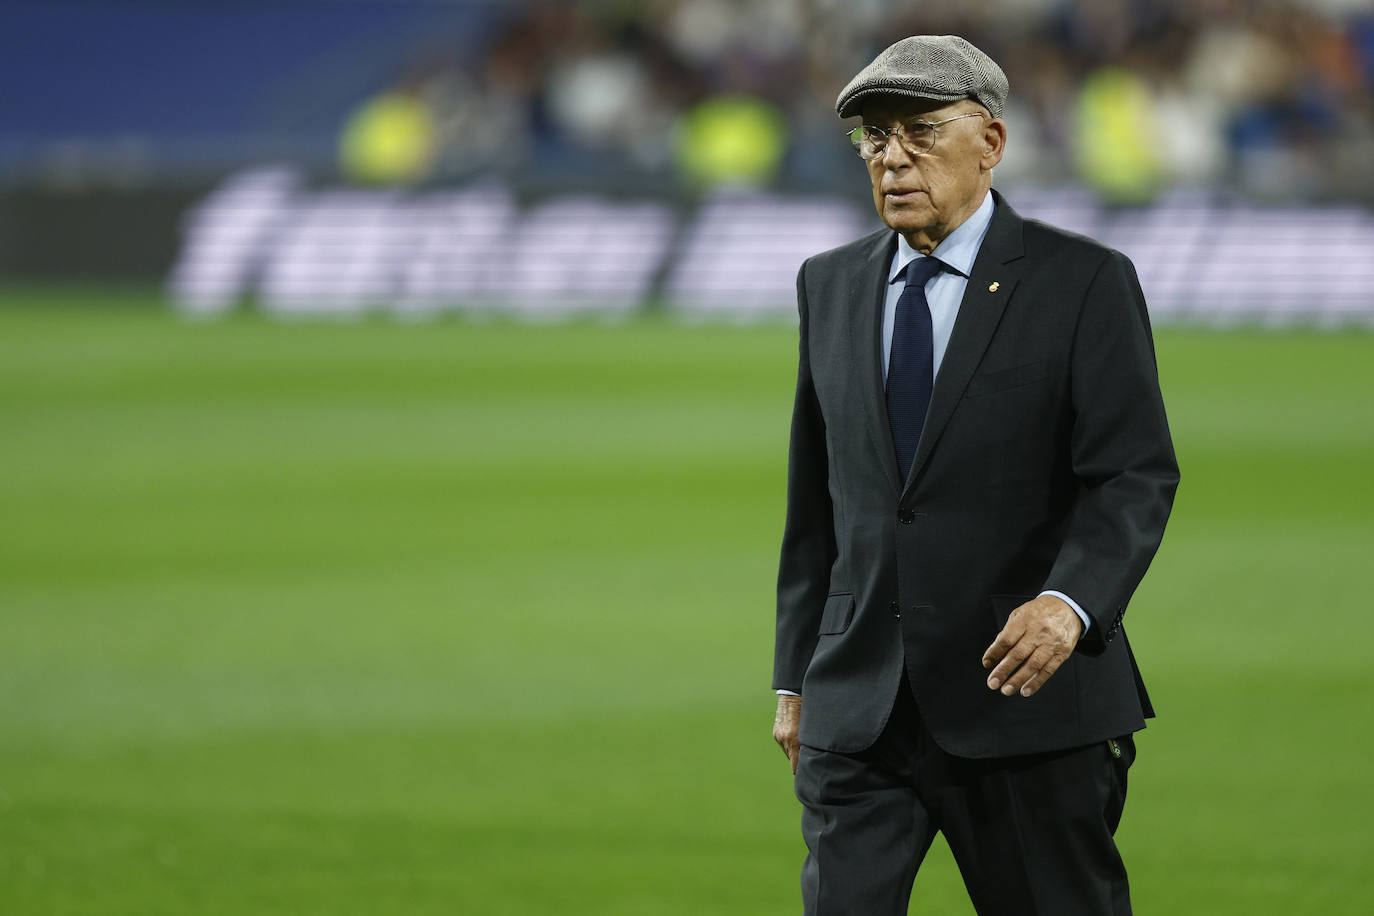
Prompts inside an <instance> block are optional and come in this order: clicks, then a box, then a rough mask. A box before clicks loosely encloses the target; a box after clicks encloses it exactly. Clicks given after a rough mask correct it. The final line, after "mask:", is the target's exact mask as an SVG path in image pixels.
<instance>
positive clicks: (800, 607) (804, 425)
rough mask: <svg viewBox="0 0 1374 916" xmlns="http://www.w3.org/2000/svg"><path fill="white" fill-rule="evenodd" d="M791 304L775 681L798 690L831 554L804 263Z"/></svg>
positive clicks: (817, 620)
mask: <svg viewBox="0 0 1374 916" xmlns="http://www.w3.org/2000/svg"><path fill="white" fill-rule="evenodd" d="M797 310H798V312H799V313H800V317H801V333H800V345H799V346H798V362H797V392H796V398H795V401H794V403H793V407H792V432H791V440H790V444H789V446H788V453H787V520H786V522H785V524H784V526H783V535H782V557H781V559H780V561H779V563H778V606H777V615H778V616H777V634H776V638H775V642H774V651H773V687H774V689H782V690H791V691H796V692H800V691H801V687H802V679H803V678H804V677H805V675H806V669H807V666H808V665H809V664H810V662H811V655H812V654H813V653H814V652H815V650H816V642H817V639H818V635H817V634H818V632H819V630H820V619H821V611H822V609H823V608H824V606H825V596H826V593H827V591H828V590H829V585H830V567H831V565H832V564H833V563H834V562H835V527H834V525H835V522H834V516H833V512H832V509H831V503H830V488H829V487H830V485H829V458H828V456H827V453H826V445H825V419H824V418H823V417H822V416H821V410H820V404H819V403H818V401H817V400H816V390H815V387H814V386H813V384H812V378H811V359H810V353H809V351H808V347H807V332H808V330H809V322H808V320H807V304H806V264H802V266H801V270H799V271H798V272H797Z"/></svg>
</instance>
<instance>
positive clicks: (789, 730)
mask: <svg viewBox="0 0 1374 916" xmlns="http://www.w3.org/2000/svg"><path fill="white" fill-rule="evenodd" d="M800 730H801V697H794V696H788V695H787V694H779V695H778V713H777V715H775V716H774V717H773V740H774V741H776V742H778V747H780V748H782V752H783V753H784V754H786V755H787V760H788V762H790V763H791V764H792V775H793V776H796V775H797V755H798V754H800V753H801V742H800V741H798V740H797V733H798V731H800Z"/></svg>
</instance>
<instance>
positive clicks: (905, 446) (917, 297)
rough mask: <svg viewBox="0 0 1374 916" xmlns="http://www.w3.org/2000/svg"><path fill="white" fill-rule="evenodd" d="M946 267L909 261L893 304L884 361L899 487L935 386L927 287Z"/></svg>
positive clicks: (908, 469)
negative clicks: (902, 286)
mask: <svg viewBox="0 0 1374 916" xmlns="http://www.w3.org/2000/svg"><path fill="white" fill-rule="evenodd" d="M944 266H945V265H944V264H943V263H942V262H940V261H938V260H936V259H935V258H930V257H926V258H917V259H916V260H914V261H912V262H911V263H910V264H908V265H907V268H906V289H904V290H902V295H901V298H899V299H898V300H897V316H896V321H895V322H894V325H893V329H892V352H891V353H890V354H889V356H888V361H887V422H888V425H889V426H890V427H891V428H892V444H893V446H895V448H896V451H897V468H898V470H899V471H901V474H902V481H903V483H905V481H906V478H907V475H908V474H910V473H911V462H912V459H914V458H915V457H916V445H917V443H919V442H920V441H921V427H922V426H924V425H925V422H926V408H928V407H929V406H930V391H931V389H932V388H933V387H934V385H935V370H934V366H935V335H934V333H933V331H932V330H931V326H930V303H928V302H927V301H926V284H927V283H929V282H930V279H931V278H932V277H934V276H935V275H936V274H937V273H939V272H940V268H942V267H944Z"/></svg>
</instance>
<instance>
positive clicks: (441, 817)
mask: <svg viewBox="0 0 1374 916" xmlns="http://www.w3.org/2000/svg"><path fill="white" fill-rule="evenodd" d="M5 301H6V304H5V305H4V306H3V307H0V436H3V444H2V445H0V913H3V914H14V916H31V914H35V916H36V914H73V916H76V914H139V916H151V914H168V916H172V914H175V916H184V914H255V916H274V914H313V913H328V914H331V916H348V914H359V916H361V914H367V916H374V914H381V913H387V914H391V913H397V914H407V916H421V914H454V913H461V914H483V916H485V914H498V916H499V914H530V916H547V914H560V916H572V914H596V916H620V914H624V916H630V914H635V916H639V914H692V916H698V914H708V916H713V914H740V916H744V914H748V916H768V914H786V913H796V912H799V909H800V908H799V905H798V891H797V870H798V867H799V865H800V862H801V857H802V854H803V849H802V845H801V840H800V837H799V833H798V818H799V813H798V810H797V807H796V802H795V801H794V799H793V798H792V795H791V782H790V778H789V776H788V774H787V772H786V770H785V763H784V759H783V757H782V755H781V753H780V752H779V751H778V750H777V749H776V747H774V746H773V745H772V743H771V741H770V738H769V728H770V721H771V716H772V708H773V698H772V696H771V695H770V693H769V691H768V682H769V674H770V672H769V664H770V653H771V628H772V583H773V577H774V562H775V559H776V550H777V544H778V537H779V532H780V526H781V522H782V511H783V475H784V459H785V448H786V424H787V415H788V411H789V407H790V395H791V386H792V378H793V371H794V360H795V352H796V351H795V332H794V331H793V330H792V329H790V328H788V327H784V326H775V325H774V326H751V327H726V326H719V325H714V326H713V325H706V326H690V325H683V324H679V323H674V322H670V321H665V320H661V319H642V320H636V321H632V322H628V323H623V324H611V325H599V324H573V325H561V326H541V327H520V326H513V325H509V324H503V323H499V322H496V323H475V322H464V321H454V320H447V321H441V322H437V323H432V324H415V325H406V324H401V323H389V322H383V321H363V322H358V323H351V324H342V323H341V324H328V323H324V324H321V323H314V324H274V323H272V322H270V321H268V320H266V319H263V318H260V317H254V316H237V317H233V318H231V319H229V320H226V321H223V322H215V323H205V324H197V323H193V322H186V321H182V320H179V319H178V318H176V317H175V316H173V315H171V314H170V313H168V312H167V311H166V310H165V309H163V308H161V307H159V306H157V304H156V303H155V301H153V300H152V299H151V297H147V298H146V299H145V298H141V297H138V296H132V297H128V301H124V302H113V303H112V302H110V301H109V300H108V298H107V299H94V298H82V299H79V300H77V301H63V300H62V297H60V296H47V297H42V296H34V295H24V296H20V295H10V296H9V297H8V298H7V299H6V300H5ZM1158 347H1159V356H1160V363H1161V369H1162V376H1163V382H1164V388H1165V394H1166V399H1167V402H1168V406H1169V409H1170V415H1171V420H1172V423H1173V428H1174V432H1175V437H1176V441H1177V445H1178V450H1179V457H1180V461H1181V463H1182V467H1183V485H1182V488H1181V490H1180V494H1179V499H1178V503H1177V506H1176V508H1175V513H1174V519H1173V521H1172V523H1171V526H1170V530H1169V533H1168V535H1167V536H1166V538H1165V544H1164V548H1163V550H1162V551H1161V553H1160V555H1159V557H1158V559H1157V561H1156V563H1155V567H1154V569H1153V571H1152V572H1151V575H1150V576H1149V577H1148V578H1147V580H1146V582H1145V585H1144V586H1143V587H1142V589H1141V590H1140V592H1139V593H1138V595H1137V597H1136V600H1135V602H1134V603H1133V605H1132V610H1131V613H1130V614H1129V615H1128V616H1127V622H1128V626H1129V628H1130V632H1131V638H1132V643H1133V644H1134V646H1135V648H1136V650H1137V652H1138V654H1139V657H1140V660H1141V663H1142V666H1143V668H1144V672H1145V675H1146V678H1147V680H1148V682H1149V684H1150V687H1151V690H1152V693H1153V695H1154V697H1155V700H1156V705H1157V706H1158V708H1159V710H1160V714H1161V717H1160V718H1159V719H1158V720H1157V721H1156V722H1155V723H1154V724H1152V725H1151V727H1150V728H1149V729H1148V730H1147V732H1146V733H1145V734H1144V735H1143V736H1142V737H1141V738H1140V760H1139V763H1138V765H1137V767H1136V769H1135V770H1134V771H1133V773H1132V783H1131V797H1130V801H1129V803H1128V805H1127V808H1126V817H1125V821H1124V824H1123V826H1122V830H1121V833H1120V835H1119V840H1120V843H1121V846H1122V847H1123V850H1124V853H1125V855H1126V859H1127V863H1128V865H1129V867H1130V869H1131V872H1132V879H1133V887H1134V893H1135V899H1136V903H1137V910H1138V911H1139V912H1144V913H1161V914H1162V913H1199V914H1201V913H1205V914H1209V916H1217V914H1229V913H1235V914H1245V916H1254V914H1261V913H1264V914H1267V913H1274V914H1315V913H1320V914H1324V916H1329V914H1341V913H1351V914H1354V913H1365V912H1368V907H1369V905H1370V903H1369V900H1370V894H1371V890H1374V884H1371V877H1370V876H1371V871H1370V862H1371V860H1372V859H1374V843H1372V842H1371V831H1370V828H1369V816H1370V813H1371V807H1374V806H1372V805H1371V802H1374V790H1371V786H1370V776H1369V770H1370V758H1371V752H1374V739H1372V738H1371V733H1370V728H1369V723H1370V721H1371V712H1370V707H1371V690H1370V687H1369V678H1370V676H1371V672H1372V671H1374V665H1371V660H1372V659H1374V651H1371V643H1372V642H1374V613H1371V606H1372V605H1371V600H1370V595H1371V588H1370V586H1369V580H1368V579H1366V578H1365V574H1366V573H1367V572H1368V570H1369V568H1370V566H1371V564H1372V563H1374V523H1372V520H1374V483H1371V473H1372V472H1374V336H1371V335H1368V334H1356V333H1345V334H1318V333H1283V334H1279V333H1262V332H1255V331H1236V332H1229V333H1219V332H1205V331H1183V330H1168V331H1161V332H1160V333H1159V335H1158ZM915 897H916V903H915V905H914V906H913V911H919V912H922V913H933V914H967V913H970V912H972V910H971V907H970V906H969V905H968V903H967V902H966V901H965V899H964V895H963V890H962V886H961V884H960V882H959V879H958V875H957V872H956V871H955V869H954V867H953V865H952V862H951V860H950V858H949V854H948V851H947V850H946V849H945V848H944V847H943V846H942V845H939V844H937V847H936V849H935V850H934V851H933V852H932V856H931V858H930V860H929V861H928V863H927V866H926V868H925V869H924V870H923V871H922V874H921V876H920V877H919V878H918V880H917V889H916V895H915Z"/></svg>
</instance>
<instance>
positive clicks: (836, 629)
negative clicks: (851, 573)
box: [820, 592, 854, 636]
mask: <svg viewBox="0 0 1374 916" xmlns="http://www.w3.org/2000/svg"><path fill="white" fill-rule="evenodd" d="M853 618H854V596H853V595H852V594H850V593H848V592H845V593H844V594H840V595H827V596H826V598H825V610H824V611H822V612H821V629H820V634H821V635H822V636H826V635H833V634H835V633H843V632H844V631H845V630H847V629H849V621H850V620H852V619H853Z"/></svg>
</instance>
